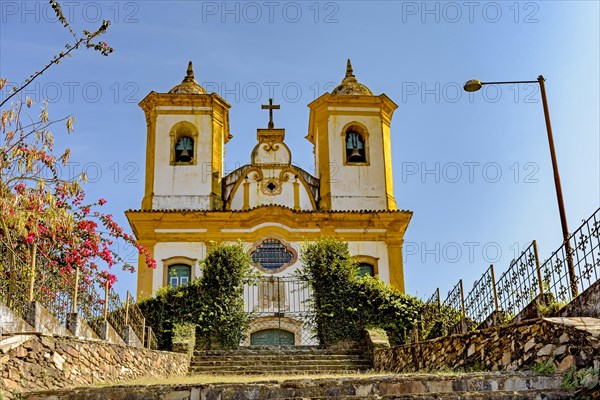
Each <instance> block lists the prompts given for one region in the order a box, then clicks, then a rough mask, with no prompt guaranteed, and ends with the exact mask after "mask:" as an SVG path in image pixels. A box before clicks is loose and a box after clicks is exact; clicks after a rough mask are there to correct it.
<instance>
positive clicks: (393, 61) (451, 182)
mask: <svg viewBox="0 0 600 400" xmlns="http://www.w3.org/2000/svg"><path fill="white" fill-rule="evenodd" d="M63 6H64V8H65V14H66V15H67V18H69V19H70V20H71V21H72V24H73V26H74V27H75V28H76V29H77V30H82V29H86V28H87V29H92V28H95V27H97V26H99V24H100V21H101V20H102V19H108V20H111V22H112V25H111V27H110V28H109V30H108V33H107V34H106V35H105V36H103V38H102V40H104V41H106V42H107V43H108V44H110V45H111V46H112V47H114V48H115V49H116V51H115V53H113V54H111V55H110V56H109V57H102V56H100V55H99V54H97V53H94V52H92V51H87V50H80V51H78V52H76V54H75V55H74V57H72V58H70V59H67V60H65V61H64V62H63V63H62V64H61V65H59V66H57V67H53V68H52V69H51V70H49V71H48V72H47V73H46V74H44V75H43V76H42V77H41V78H40V79H39V80H38V81H36V82H35V83H34V84H33V85H32V87H31V89H29V91H28V92H27V94H28V95H29V96H31V97H33V98H34V99H35V98H37V99H41V98H43V97H47V98H49V99H50V103H51V106H50V115H51V117H55V118H59V117H63V116H65V115H69V114H74V115H75V116H76V118H77V123H76V132H75V133H74V134H73V135H70V136H68V137H67V136H66V134H65V132H63V131H61V129H56V130H55V131H54V134H55V136H56V139H57V146H58V147H59V148H61V147H65V146H68V147H70V148H71V150H72V154H73V157H72V160H71V162H72V163H71V165H70V166H69V168H65V169H64V171H63V173H64V174H65V176H69V175H72V174H74V173H79V172H82V171H86V172H87V173H88V175H89V177H90V182H89V183H88V184H87V186H86V189H87V192H88V195H89V198H90V199H96V198H99V197H104V198H106V199H107V200H108V202H109V203H108V204H107V205H106V206H105V207H107V211H108V212H111V213H113V214H114V215H115V216H116V218H117V220H118V221H119V222H121V224H123V225H125V226H127V221H126V219H125V217H124V215H123V211H124V210H126V209H130V208H133V209H135V208H139V205H140V202H141V198H142V195H143V179H144V158H145V140H146V137H145V136H146V124H145V119H144V115H143V112H142V110H141V109H139V107H138V106H137V103H138V102H139V101H140V100H141V99H143V98H144V96H145V95H146V94H148V93H149V92H150V91H152V90H154V91H158V92H166V91H168V90H169V89H170V88H171V87H172V86H174V85H175V84H177V83H179V82H180V81H181V79H182V78H183V76H184V74H185V69H186V66H187V62H188V61H189V60H192V61H193V62H194V67H195V72H196V79H197V80H198V81H199V82H200V83H201V84H203V85H204V86H205V87H206V88H207V89H209V90H212V91H216V92H218V93H219V94H220V95H221V96H222V97H224V98H225V99H226V100H227V101H228V102H229V103H231V104H232V109H231V111H230V118H231V132H232V134H233V135H234V139H233V140H231V141H230V142H229V144H228V145H227V155H226V157H227V158H226V169H227V170H229V171H231V170H233V169H235V168H236V166H238V165H243V164H245V163H247V162H248V161H249V158H250V149H251V148H252V147H253V146H254V144H255V140H256V139H255V132H256V128H259V127H265V126H266V123H267V114H266V112H264V111H261V109H260V104H264V103H266V102H268V98H269V97H270V95H272V96H273V97H274V98H275V102H276V103H278V104H281V110H280V111H278V112H276V113H275V124H276V126H281V127H284V128H286V142H287V144H288V145H289V146H290V148H291V149H292V155H293V162H295V163H297V164H298V165H300V166H301V167H303V168H304V169H306V170H308V171H311V169H312V165H313V162H314V160H313V158H312V148H311V145H310V143H309V142H308V141H307V140H305V139H304V136H306V134H307V126H308V108H307V107H306V105H307V104H308V103H310V102H311V101H312V100H314V99H315V98H316V97H318V96H319V95H321V94H322V93H324V92H326V91H331V89H332V88H333V87H334V86H335V85H337V84H338V83H339V82H340V81H341V79H342V78H343V75H344V71H345V62H346V59H347V58H351V59H352V63H353V66H354V72H355V75H356V76H357V78H358V80H359V81H360V82H361V83H364V84H366V85H367V86H368V87H369V88H370V89H371V90H372V91H373V92H375V93H376V94H379V93H386V94H387V95H388V96H389V97H390V98H392V99H393V100H394V101H395V102H396V103H397V104H398V109H397V111H396V113H395V114H394V118H393V121H392V147H393V166H394V185H395V188H394V189H395V194H396V201H397V203H398V206H399V207H400V208H402V209H407V210H412V211H413V212H414V216H413V219H412V221H411V224H410V226H409V228H408V231H407V233H406V236H405V253H406V254H405V257H404V258H405V260H404V267H405V278H406V285H407V291H408V292H410V293H412V294H418V295H420V296H425V295H428V294H430V293H432V292H433V291H434V290H435V288H436V287H440V289H441V291H442V293H445V292H447V291H448V290H449V289H451V287H452V286H453V285H454V284H455V283H456V282H457V281H458V279H459V278H463V280H464V282H465V287H466V288H467V287H468V288H470V287H471V285H472V283H473V282H474V281H475V280H476V279H478V278H479V276H480V275H481V274H482V273H483V272H484V270H485V269H486V268H487V266H489V264H491V263H493V264H494V265H495V266H496V269H497V271H504V270H506V269H507V267H508V265H509V263H510V261H511V260H512V259H513V258H516V256H517V254H518V252H519V251H520V250H522V249H523V248H524V247H525V246H526V245H527V244H528V243H529V242H530V241H531V240H533V239H537V241H538V245H539V247H540V255H541V257H542V258H545V257H548V256H549V255H550V254H551V253H552V251H554V250H555V248H556V247H558V245H559V244H560V242H561V229H560V220H559V215H558V209H557V205H556V196H555V192H554V183H553V178H552V167H551V163H550V156H549V151H548V142H547V138H546V130H545V125H544V115H543V111H542V105H541V100H540V95H539V90H538V88H537V86H536V85H529V86H527V85H512V86H509V85H504V86H498V87H493V86H490V87H484V89H486V90H482V91H480V92H477V93H475V94H473V95H468V94H467V93H465V92H463V91H462V90H461V87H462V84H463V83H464V82H465V81H466V80H468V79H472V78H477V79H480V80H482V81H513V80H535V79H536V78H537V76H538V75H540V74H543V75H544V76H545V77H546V87H547V93H548V100H549V106H550V114H551V119H552V126H553V131H554V137H555V144H556V150H557V157H558V164H559V167H560V174H561V179H562V186H563V192H564V200H565V205H566V211H567V216H568V220H569V227H570V230H571V231H573V230H575V229H576V228H577V226H578V225H579V224H580V223H581V221H582V220H583V219H584V218H587V217H588V216H589V215H590V214H591V213H592V212H593V211H595V210H596V208H598V206H599V205H600V172H599V171H600V139H599V137H600V135H599V132H600V127H599V111H598V110H599V109H600V104H599V98H600V86H599V75H600V66H599V49H600V43H599V38H600V32H599V20H600V11H599V2H597V1H569V2H566V1H565V2H561V1H536V2H513V1H507V2H491V1H490V2H488V1H482V2H480V1H474V2H462V1H458V2H448V1H444V2H436V1H429V2H421V1H416V2H414V1H380V2H378V1H371V2H366V1H340V2H336V1H323V2H315V1H308V2H300V1H295V2H294V1H289V2H286V1H284V2H279V1H273V2H263V1H259V2H252V1H250V2H234V1H231V2H221V1H218V2H212V1H208V2H206V1H205V2H200V1H198V2H195V1H184V2H176V1H175V2H166V1H106V2H104V1H102V2H100V1H97V2H80V1H70V2H65V3H64V5H63ZM68 39H69V36H68V33H67V32H66V31H65V30H64V29H63V28H62V27H61V26H60V25H59V24H58V23H56V22H55V21H54V19H53V18H52V11H51V9H49V6H48V5H47V3H46V2H23V1H16V2H13V1H5V0H2V1H1V2H0V76H1V77H5V78H8V79H9V80H10V81H13V82H19V81H23V80H24V79H26V77H27V76H28V75H29V74H30V73H32V72H34V71H36V70H38V69H39V68H41V67H42V66H43V65H44V64H45V63H46V62H47V61H48V60H49V59H50V58H51V57H52V55H53V54H55V53H57V52H59V51H60V50H61V48H62V46H63V45H64V43H66V42H67V41H68ZM120 250H121V253H122V255H123V256H124V257H126V258H131V259H132V260H133V261H135V260H136V259H137V258H136V257H133V255H134V252H133V250H132V249H126V248H125V249H120ZM497 274H498V272H497ZM119 277H120V284H119V290H120V291H123V292H124V291H125V290H127V289H130V290H132V291H135V290H134V287H135V276H134V275H131V274H126V273H119Z"/></svg>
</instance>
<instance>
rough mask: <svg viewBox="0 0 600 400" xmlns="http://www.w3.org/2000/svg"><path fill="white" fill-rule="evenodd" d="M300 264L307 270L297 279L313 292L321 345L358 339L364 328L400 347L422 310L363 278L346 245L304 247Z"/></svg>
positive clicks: (330, 243) (323, 243)
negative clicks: (378, 330)
mask: <svg viewBox="0 0 600 400" xmlns="http://www.w3.org/2000/svg"><path fill="white" fill-rule="evenodd" d="M301 259H302V262H303V264H304V269H302V270H300V271H299V272H298V273H297V274H298V277H299V278H300V279H302V280H304V281H305V282H307V284H309V285H310V286H311V287H312V288H313V291H314V299H313V302H314V304H313V307H314V311H315V312H314V316H313V318H314V322H315V326H316V329H317V337H318V339H319V341H320V342H321V344H323V345H330V344H334V343H336V342H339V341H342V340H360V339H361V338H362V336H363V332H364V329H365V327H379V328H383V329H385V330H386V332H387V333H388V336H389V337H390V339H391V340H392V341H393V342H396V343H398V342H402V341H403V340H404V338H405V336H406V332H407V331H410V330H411V329H412V327H413V324H414V323H415V321H416V320H417V319H418V316H419V314H420V312H421V310H422V309H423V303H422V302H421V301H420V300H418V299H417V298H415V297H412V296H409V295H406V294H403V293H401V292H399V291H398V290H397V289H395V288H393V287H392V286H390V285H387V284H385V283H384V282H383V281H381V280H380V279H378V278H376V277H371V276H363V277H359V276H358V267H357V265H356V263H355V262H354V261H353V260H352V256H351V255H350V252H349V250H348V244H347V243H345V242H342V241H339V240H337V239H334V238H322V239H320V240H319V241H317V242H315V243H310V244H306V245H304V246H303V249H302V255H301Z"/></svg>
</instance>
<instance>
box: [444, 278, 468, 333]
mask: <svg viewBox="0 0 600 400" xmlns="http://www.w3.org/2000/svg"><path fill="white" fill-rule="evenodd" d="M442 306H443V307H447V308H449V309H451V310H457V311H459V312H460V315H461V320H460V321H459V322H458V323H457V324H455V325H454V326H450V327H449V332H448V333H459V332H464V330H465V329H466V327H465V297H464V290H463V281H462V279H461V280H459V281H458V283H457V284H456V286H454V287H453V288H452V290H450V291H449V292H448V296H446V300H444V302H443V303H442Z"/></svg>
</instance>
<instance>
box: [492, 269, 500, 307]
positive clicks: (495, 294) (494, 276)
mask: <svg viewBox="0 0 600 400" xmlns="http://www.w3.org/2000/svg"><path fill="white" fill-rule="evenodd" d="M490 273H491V274H492V289H493V290H494V310H495V311H496V313H497V312H498V311H500V309H499V307H498V292H497V291H496V275H495V274H494V264H490Z"/></svg>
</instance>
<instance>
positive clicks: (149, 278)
mask: <svg viewBox="0 0 600 400" xmlns="http://www.w3.org/2000/svg"><path fill="white" fill-rule="evenodd" d="M138 243H140V244H141V245H143V246H144V247H146V249H148V252H149V253H150V257H152V258H154V246H155V242H151V241H138ZM153 280H154V270H153V269H152V268H148V267H147V266H146V259H145V257H144V256H143V255H142V254H140V255H139V256H138V269H137V296H136V299H137V301H140V300H142V299H145V298H148V297H152V283H153Z"/></svg>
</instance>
